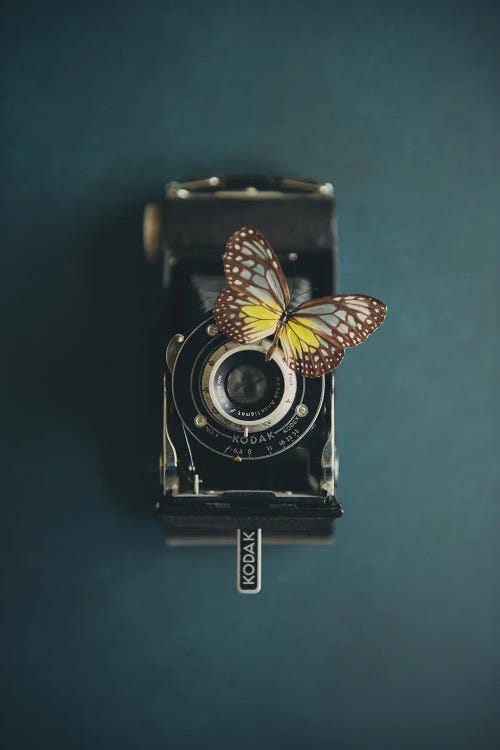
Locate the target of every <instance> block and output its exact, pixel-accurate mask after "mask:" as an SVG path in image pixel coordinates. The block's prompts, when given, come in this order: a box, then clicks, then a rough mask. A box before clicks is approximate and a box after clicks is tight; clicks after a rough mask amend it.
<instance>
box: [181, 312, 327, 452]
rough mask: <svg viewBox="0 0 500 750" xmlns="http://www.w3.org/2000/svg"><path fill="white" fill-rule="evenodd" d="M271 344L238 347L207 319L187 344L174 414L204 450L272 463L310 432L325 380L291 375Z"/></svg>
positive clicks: (182, 358)
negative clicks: (268, 354)
mask: <svg viewBox="0 0 500 750" xmlns="http://www.w3.org/2000/svg"><path fill="white" fill-rule="evenodd" d="M270 343H271V342H270V341H267V340H263V341H259V342H258V343H256V344H246V345H245V344H237V343H235V342H234V341H230V340H229V339H227V338H226V337H225V336H223V335H222V334H220V333H219V332H218V330H217V327H216V326H215V325H214V322H213V319H209V320H207V321H205V322H204V323H202V324H201V325H199V326H198V327H197V328H195V330H194V331H193V332H192V333H191V334H190V335H189V336H188V337H187V338H186V339H185V341H184V343H183V344H182V347H181V348H180V350H179V353H178V355H177V359H176V361H175V365H174V368H173V381H172V391H173V398H174V403H175V407H176V409H177V412H178V414H179V416H180V418H181V419H182V421H183V423H184V426H185V427H186V429H187V430H188V431H189V432H190V433H191V435H192V436H193V437H195V438H196V440H198V441H199V442H200V443H201V444H202V445H204V446H205V447H206V448H208V449H209V450H211V451H214V452H215V453H218V454H220V455H222V456H226V457H228V458H232V459H234V458H238V460H240V459H241V460H254V459H260V458H269V457H271V456H273V455H276V454H278V453H281V452H283V451H284V450H287V449H288V448H290V447H291V446H293V445H295V444H296V443H297V442H298V441H299V440H301V438H302V437H303V436H304V435H305V434H306V433H307V432H308V431H309V430H310V429H311V427H312V426H313V424H314V422H315V420H316V417H317V415H318V412H319V409H320V407H321V404H322V401H323V394H324V378H322V377H321V378H304V377H302V376H301V375H297V374H296V373H295V372H293V371H292V370H291V369H290V368H289V367H288V366H287V365H286V364H285V362H284V361H283V356H282V353H281V352H280V351H279V350H276V351H275V352H274V354H273V356H272V358H271V360H270V361H269V362H266V361H265V355H266V352H267V350H268V349H269V346H270Z"/></svg>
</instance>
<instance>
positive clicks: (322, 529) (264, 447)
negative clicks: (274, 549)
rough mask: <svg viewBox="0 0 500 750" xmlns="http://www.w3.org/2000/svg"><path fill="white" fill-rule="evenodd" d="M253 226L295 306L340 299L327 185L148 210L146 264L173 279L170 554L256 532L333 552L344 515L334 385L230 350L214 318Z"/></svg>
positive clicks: (242, 348)
mask: <svg viewBox="0 0 500 750" xmlns="http://www.w3.org/2000/svg"><path fill="white" fill-rule="evenodd" d="M242 226H255V227H257V228H258V229H259V230H260V231H261V232H262V233H263V234H264V235H265V237H266V238H267V239H268V240H269V242H270V243H271V245H272V246H273V248H274V250H275V252H276V254H277V256H278V258H279V261H280V262H281V265H282V267H283V270H284V272H285V274H286V276H287V278H288V280H289V283H290V286H291V287H292V288H293V297H297V298H299V299H300V301H301V302H303V301H305V300H307V299H310V298H313V297H321V296H326V295H332V294H333V293H334V292H335V280H336V279H335V275H336V257H337V241H336V225H335V198H334V193H333V188H332V186H331V185H330V184H329V183H326V184H324V183H318V182H315V181H312V180H301V179H292V178H284V177H269V176H230V177H222V176H210V177H204V176H200V177H192V178H190V179H188V180H185V181H183V182H170V183H168V184H167V186H166V191H165V197H164V199H163V201H162V202H161V203H159V204H150V205H148V206H146V210H145V217H144V242H145V249H146V254H147V256H148V257H149V258H150V259H154V260H159V261H161V263H162V269H163V270H162V288H163V293H162V298H163V302H162V305H163V310H162V313H161V315H162V317H161V320H162V327H163V332H162V341H161V361H162V370H163V372H162V373H161V375H162V378H163V410H162V415H161V420H162V428H161V430H160V429H159V434H161V436H162V440H161V446H160V448H161V450H160V453H161V456H160V491H159V499H158V502H157V511H158V514H159V516H160V517H161V519H162V520H163V522H164V524H165V528H166V533H167V540H168V542H169V543H170V544H177V545H179V544H220V543H225V542H228V543H234V542H236V539H237V532H240V535H241V533H242V532H244V533H247V534H252V533H253V532H254V531H255V533H257V531H258V539H259V541H260V538H262V540H263V541H264V542H267V543H287V544H294V543H328V542H330V541H331V540H332V539H333V533H334V521H335V519H336V518H338V517H339V516H341V515H342V508H341V505H340V504H339V502H338V500H337V497H336V484H337V473H338V461H337V456H336V450H335V424H334V417H335V414H334V375H333V373H328V374H327V375H324V376H321V377H318V378H304V377H303V376H302V375H300V374H298V373H295V372H293V371H292V370H291V369H290V368H288V366H287V365H286V364H285V363H284V361H283V358H282V356H280V352H279V350H277V351H276V352H275V353H274V354H273V356H272V358H271V360H270V362H268V363H265V359H264V355H265V353H266V351H267V349H268V348H269V346H270V343H271V342H270V341H268V340H267V339H264V340H263V341H260V342H258V343H257V344H239V343H236V342H235V341H231V340H230V339H228V338H227V337H226V336H224V335H223V334H222V333H221V332H220V331H219V330H218V328H217V325H216V323H215V320H214V318H213V314H212V308H213V304H214V301H215V298H216V296H217V294H218V293H219V292H220V290H221V289H222V288H223V287H224V286H226V285H227V281H226V279H225V277H224V273H223V265H222V257H223V254H224V249H225V245H226V242H227V240H228V238H229V237H230V235H231V234H232V233H233V232H234V231H235V230H237V229H239V228H240V227H242ZM159 382H160V381H159ZM238 539H239V540H240V537H238ZM247 539H251V537H250V536H248V537H244V538H242V539H241V540H240V541H241V545H242V546H241V550H240V544H239V545H238V549H239V552H241V554H242V555H243V557H244V556H245V555H246V559H247V563H246V571H247V573H248V574H249V573H250V570H251V567H252V565H251V553H252V551H253V550H255V553H256V556H257V557H258V556H259V549H260V545H256V546H255V548H252V547H251V546H249V545H248V544H247V545H245V544H244V542H245V540H247ZM255 539H256V540H257V536H256V537H255ZM245 550H246V551H245ZM243 557H242V561H243V562H242V563H241V566H240V568H241V569H239V571H240V572H239V575H240V579H239V583H238V587H239V589H240V590H241V591H245V590H252V591H255V590H258V588H257V586H256V585H254V586H251V585H249V586H248V588H247V589H246V588H245V581H244V580H243V579H241V576H242V575H243V573H242V568H243V567H244V565H245V563H244V560H243ZM252 564H253V563H252ZM256 567H259V560H258V559H257V562H256ZM251 578H252V577H251V576H250V575H248V576H247V579H251ZM259 579H260V575H259ZM254 583H255V581H254ZM259 586H260V582H259Z"/></svg>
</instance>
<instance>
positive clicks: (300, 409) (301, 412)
mask: <svg viewBox="0 0 500 750" xmlns="http://www.w3.org/2000/svg"><path fill="white" fill-rule="evenodd" d="M295 414H296V415H297V416H298V417H307V415H308V414H309V409H308V408H307V406H306V405H305V404H298V406H296V407H295Z"/></svg>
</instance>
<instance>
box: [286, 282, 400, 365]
mask: <svg viewBox="0 0 500 750" xmlns="http://www.w3.org/2000/svg"><path fill="white" fill-rule="evenodd" d="M386 312H387V308H386V306H385V305H384V303H383V302H381V301H380V300H378V299H375V298H374V297H367V296H365V295H361V294H338V295H336V296H334V297H321V298H319V299H313V300H310V301H309V302H304V303H303V304H302V305H299V307H297V308H296V309H295V310H294V311H293V313H292V314H291V315H290V317H289V319H288V320H287V322H286V323H285V326H284V327H283V330H282V332H281V335H280V341H281V345H282V348H283V351H284V354H285V360H286V362H287V363H288V365H289V367H291V368H292V369H293V370H296V371H297V372H300V373H302V374H303V375H305V376H306V377H318V376H320V375H324V374H325V373H327V372H329V371H330V370H333V369H335V367H337V365H339V364H340V362H341V361H342V357H343V356H344V349H345V348H347V347H351V346H356V345H357V344H361V343H362V342H363V341H365V340H366V339H367V338H368V336H369V335H370V334H371V333H373V331H375V330H376V329H377V328H378V327H379V326H380V325H382V323H383V321H384V318H385V315H386Z"/></svg>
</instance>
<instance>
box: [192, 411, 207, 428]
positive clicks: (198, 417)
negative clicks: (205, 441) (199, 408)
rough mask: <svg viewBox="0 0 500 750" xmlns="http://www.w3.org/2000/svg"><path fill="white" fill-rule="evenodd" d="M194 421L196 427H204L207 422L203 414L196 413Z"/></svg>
mask: <svg viewBox="0 0 500 750" xmlns="http://www.w3.org/2000/svg"><path fill="white" fill-rule="evenodd" d="M194 423H195V425H196V426H197V427H205V425H206V423H207V418H206V417H204V416H203V414H197V415H196V417H195V418H194Z"/></svg>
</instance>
